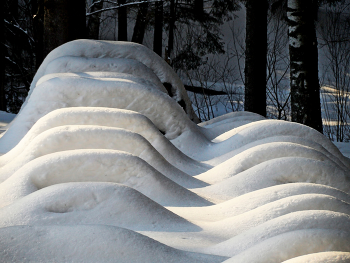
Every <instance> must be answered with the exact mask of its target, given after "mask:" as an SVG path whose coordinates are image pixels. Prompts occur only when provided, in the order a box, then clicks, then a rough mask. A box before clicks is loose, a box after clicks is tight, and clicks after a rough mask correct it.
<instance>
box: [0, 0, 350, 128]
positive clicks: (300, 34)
mask: <svg viewBox="0 0 350 263" xmlns="http://www.w3.org/2000/svg"><path fill="white" fill-rule="evenodd" d="M347 2H348V1H345V0H259V1H256V0H241V1H232V0H210V1H205V0H148V1H144V0H141V1H134V0H133V1H129V0H118V1H111V0H88V1H85V0H75V1H68V0H23V1H18V0H4V1H2V2H1V5H2V6H1V7H2V8H1V10H2V13H1V15H2V16H3V17H2V18H1V22H2V24H1V43H2V45H1V58H2V59H3V62H2V63H1V66H2V68H1V72H2V75H1V86H0V109H1V110H6V111H10V112H14V113H16V112H17V111H18V110H19V107H20V105H21V103H22V101H23V99H24V98H25V96H26V92H27V91H28V89H29V86H30V82H31V79H32V77H33V75H34V73H35V71H36V69H37V68H38V66H39V65H40V63H41V62H42V60H43V58H44V57H45V56H46V55H47V54H48V53H49V52H50V51H51V50H52V49H54V48H56V47H57V46H59V45H61V44H63V43H65V42H67V41H70V40H73V39H78V38H92V39H101V38H104V37H103V36H101V35H102V33H103V32H101V29H103V28H104V25H106V27H107V28H108V30H115V32H117V34H115V40H119V41H133V42H137V43H144V41H145V35H146V34H147V32H153V37H152V38H150V37H149V36H148V37H147V41H150V40H149V39H151V40H152V42H153V43H152V46H153V50H154V51H155V52H156V53H157V54H158V55H160V56H162V57H164V59H165V60H167V61H168V63H169V64H170V65H171V66H172V67H173V68H174V69H175V70H177V71H183V72H187V73H186V74H188V72H189V71H193V70H196V69H199V68H200V67H202V66H203V65H206V64H207V62H206V61H205V58H206V56H207V55H208V54H224V53H225V52H226V51H227V50H225V47H224V42H223V41H222V38H221V37H222V36H221V32H220V26H221V25H222V24H223V23H224V22H226V21H228V20H231V19H232V18H233V12H234V11H236V10H238V9H239V8H241V6H242V4H243V5H244V6H245V9H246V30H245V45H244V54H243V56H242V57H243V59H244V72H243V76H242V80H243V83H244V87H245V92H244V94H245V95H244V96H245V97H244V109H245V110H247V111H252V112H256V113H258V114H261V115H263V116H268V114H267V101H269V100H270V101H271V100H273V101H274V103H275V105H276V108H277V111H278V116H279V118H283V116H286V115H287V113H286V110H285V109H286V107H287V104H288V103H290V111H289V113H288V114H290V116H291V120H292V121H296V122H299V123H303V124H305V125H308V126H310V127H313V128H315V129H317V130H318V131H320V132H322V131H323V128H322V127H323V126H322V118H321V104H320V79H319V72H318V40H317V37H316V23H317V20H318V17H317V14H318V10H319V8H320V6H321V5H324V4H327V5H328V6H329V7H334V6H336V5H337V4H339V3H340V4H343V5H346V4H347ZM270 17H274V19H275V21H277V20H281V21H286V22H287V25H288V37H289V57H288V63H289V64H288V68H287V70H286V71H285V72H284V73H283V76H286V74H287V73H289V75H290V78H289V79H290V95H289V96H288V97H287V98H281V94H279V93H278V90H277V89H275V88H276V87H277V86H278V85H279V84H280V80H281V79H278V77H277V75H276V65H277V64H278V59H277V56H276V52H277V51H276V50H277V49H278V48H277V46H278V45H282V44H281V43H279V44H278V45H277V44H276V43H277V42H278V41H279V39H278V38H277V37H276V36H277V35H275V38H273V39H272V42H271V35H270V33H271V32H270V33H269V32H268V28H269V27H268V24H269V19H270ZM113 19H114V21H116V23H114V24H112V23H111V21H113ZM130 25H133V29H132V32H128V30H130V28H132V27H130ZM115 27H116V28H115ZM281 32H284V30H281ZM278 34H281V33H280V32H279V33H278ZM324 35H325V34H324ZM113 36H114V35H113ZM346 41H348V40H346ZM346 41H345V42H346ZM335 43H339V40H336V41H335ZM346 43H347V42H346ZM324 45H325V46H327V47H329V48H332V47H331V46H330V43H329V42H326V44H324ZM271 50H272V51H273V52H275V53H273V52H272V53H271ZM279 58H280V57H279ZM283 59H284V58H283ZM207 65H208V64H207ZM227 72H229V71H227ZM193 86H196V85H193ZM232 110H234V107H232ZM344 111H345V110H344ZM343 119H344V118H343Z"/></svg>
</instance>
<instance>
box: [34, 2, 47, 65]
mask: <svg viewBox="0 0 350 263" xmlns="http://www.w3.org/2000/svg"><path fill="white" fill-rule="evenodd" d="M32 10H33V36H34V41H35V68H36V69H38V68H39V67H40V65H41V63H42V62H43V60H44V0H38V1H32Z"/></svg>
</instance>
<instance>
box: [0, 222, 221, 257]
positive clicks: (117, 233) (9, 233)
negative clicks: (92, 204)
mask: <svg viewBox="0 0 350 263" xmlns="http://www.w3.org/2000/svg"><path fill="white" fill-rule="evenodd" d="M0 235H1V237H2V238H1V239H0V257H1V259H2V260H4V261H5V262H13V261H18V260H22V259H25V260H27V261H33V262H40V261H42V260H43V259H48V260H50V259H54V260H55V261H56V262H66V261H73V262H80V261H81V259H84V262H115V260H116V259H117V260H118V262H125V263H126V262H128V263H129V262H144V263H148V262H149V263H154V262H164V261H166V262H174V263H187V262H193V263H196V262H198V263H205V262H208V263H215V262H222V261H223V260H225V257H221V256H214V255H205V254H200V253H191V252H186V251H183V250H178V249H174V248H172V247H169V246H166V245H163V244H161V243H159V242H157V241H155V240H153V239H151V238H148V237H146V236H144V235H141V234H138V233H136V232H133V231H130V230H127V229H123V228H119V227H115V226H106V225H104V226H102V225H80V226H79V225H76V226H54V225H51V226H14V227H5V228H0ZM33 237H35V242H33ZM57 244H60V248H59V249H57ZM18 247H21V248H23V249H20V250H19V249H18Z"/></svg>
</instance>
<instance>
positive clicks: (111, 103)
mask: <svg viewBox="0 0 350 263" xmlns="http://www.w3.org/2000/svg"><path fill="white" fill-rule="evenodd" d="M141 101H142V103H141ZM67 107H108V108H120V109H128V110H133V111H136V112H139V113H141V114H144V115H145V116H147V117H148V118H149V119H150V120H151V121H152V122H153V123H154V124H155V125H156V126H157V127H158V129H160V130H161V131H162V132H164V133H165V136H166V137H167V138H168V139H171V138H175V137H177V136H179V135H180V134H181V133H183V132H184V131H186V130H188V129H197V127H196V125H195V124H194V123H193V122H191V121H190V120H189V119H188V118H187V117H186V114H185V112H184V111H183V109H182V108H181V107H180V106H179V105H178V104H177V103H176V102H175V101H174V100H173V99H171V98H170V97H169V96H168V95H166V94H165V93H163V92H160V91H158V90H156V89H154V88H152V87H151V86H146V85H141V84H139V83H136V82H133V81H129V80H123V79H118V80H116V79H108V80H106V79H86V78H82V77H79V76H62V77H57V78H53V79H49V80H47V81H45V82H44V83H42V84H41V85H38V86H37V87H36V89H35V91H34V92H33V94H32V96H31V98H30V99H29V100H28V103H27V105H26V107H25V108H23V109H22V111H21V112H20V113H19V114H18V116H17V117H16V119H15V120H14V121H13V122H12V124H11V127H10V128H9V129H8V131H7V132H6V133H5V134H4V136H3V137H2V138H1V139H0V140H1V143H2V151H3V152H7V151H8V150H10V149H12V148H13V147H14V146H15V145H16V144H17V143H18V142H19V141H20V140H21V139H22V138H23V136H24V135H25V134H26V133H27V132H28V131H29V129H30V128H31V127H32V126H33V125H34V123H35V122H37V121H38V120H39V119H40V118H41V117H43V116H44V115H45V114H47V113H49V112H51V111H53V110H56V109H60V108H67ZM203 138H204V136H203Z"/></svg>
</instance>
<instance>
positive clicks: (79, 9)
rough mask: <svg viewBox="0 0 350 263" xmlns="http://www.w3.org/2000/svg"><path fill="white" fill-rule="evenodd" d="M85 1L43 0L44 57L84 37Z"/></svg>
mask: <svg viewBox="0 0 350 263" xmlns="http://www.w3.org/2000/svg"><path fill="white" fill-rule="evenodd" d="M85 24H86V22H85V0H74V1H70V0H44V56H46V55H47V54H48V53H50V52H51V51H52V50H53V49H55V48H56V47H58V46H60V45H62V44H64V43H66V42H68V41H71V40H75V39H79V38H84V37H85V31H86V25H85Z"/></svg>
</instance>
